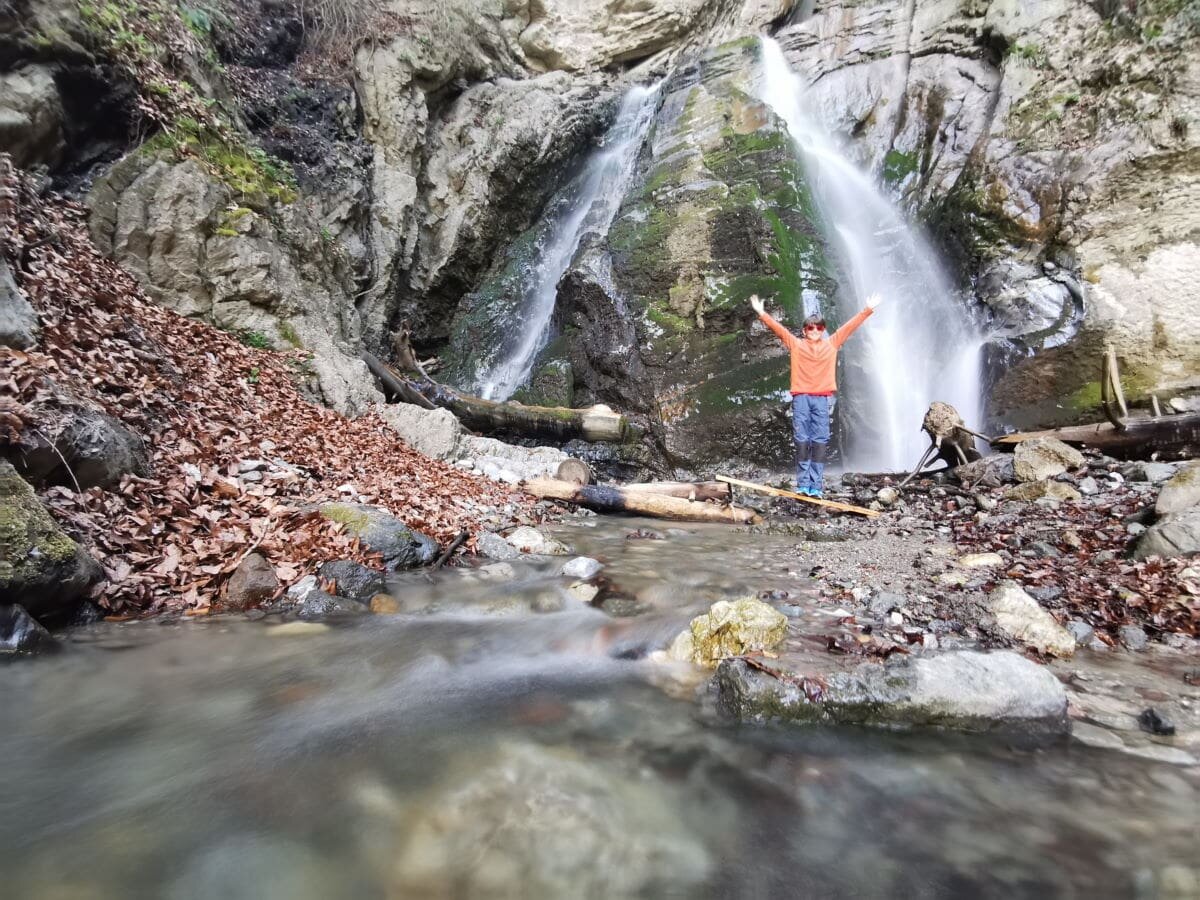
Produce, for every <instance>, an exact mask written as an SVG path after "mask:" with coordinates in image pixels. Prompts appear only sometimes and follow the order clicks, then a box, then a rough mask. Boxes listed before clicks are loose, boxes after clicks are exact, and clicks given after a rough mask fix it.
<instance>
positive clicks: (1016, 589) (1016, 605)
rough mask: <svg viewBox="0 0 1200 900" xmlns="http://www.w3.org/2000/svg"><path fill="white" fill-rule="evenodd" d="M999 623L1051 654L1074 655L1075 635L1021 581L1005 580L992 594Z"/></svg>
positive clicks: (991, 605) (992, 606) (1009, 632)
mask: <svg viewBox="0 0 1200 900" xmlns="http://www.w3.org/2000/svg"><path fill="white" fill-rule="evenodd" d="M988 608H989V609H990V611H991V613H992V615H993V616H995V617H996V627H997V628H999V629H1000V630H1001V631H1003V632H1004V633H1005V634H1007V635H1008V636H1009V637H1011V638H1013V639H1014V640H1018V641H1021V642H1022V643H1024V644H1028V645H1029V646H1031V647H1033V648H1035V649H1036V650H1037V651H1038V652H1039V653H1047V654H1050V655H1051V656H1062V657H1066V656H1071V655H1072V654H1073V653H1074V652H1075V638H1074V637H1073V636H1072V635H1071V633H1070V632H1069V631H1067V630H1066V629H1065V628H1063V627H1062V626H1061V625H1059V624H1058V622H1057V621H1055V619H1054V617H1053V616H1052V615H1050V613H1048V612H1047V611H1046V610H1045V609H1043V608H1042V607H1041V606H1040V605H1039V604H1038V602H1037V601H1036V600H1034V599H1033V598H1032V597H1030V596H1029V595H1028V594H1027V593H1025V591H1024V590H1023V589H1022V588H1021V586H1020V585H1019V584H1017V583H1016V582H1012V581H1006V582H1003V583H1002V584H1001V585H1000V586H999V587H997V588H996V589H995V590H994V591H992V593H991V595H990V596H989V597H988Z"/></svg>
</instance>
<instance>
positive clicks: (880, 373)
mask: <svg viewBox="0 0 1200 900" xmlns="http://www.w3.org/2000/svg"><path fill="white" fill-rule="evenodd" d="M762 52H763V56H762V58H763V77H762V83H761V85H760V89H759V96H760V99H761V100H762V101H763V102H764V103H766V104H767V105H768V106H769V107H771V109H773V110H774V111H775V113H776V114H777V115H778V116H779V117H780V118H781V119H783V120H784V122H785V123H786V124H787V127H788V131H789V132H790V133H791V136H792V139H793V140H794V141H795V143H796V146H797V149H798V151H799V154H800V160H801V162H802V163H803V165H804V169H805V174H806V176H807V178H808V181H809V184H810V186H811V188H812V192H813V199H814V200H815V201H816V205H817V209H818V211H819V213H820V216H821V219H822V221H821V222H820V223H818V225H819V226H820V227H821V228H822V230H823V231H824V232H825V234H826V237H827V238H828V240H829V242H830V244H831V245H832V246H833V248H834V250H835V252H836V254H837V262H838V263H839V266H838V268H839V282H840V286H841V289H842V290H841V295H842V298H843V300H842V306H843V308H842V310H841V312H842V314H843V315H842V319H843V320H844V319H846V318H849V316H850V315H852V314H853V313H855V312H857V311H858V310H859V309H860V308H861V307H862V306H863V305H864V302H865V300H866V298H867V297H868V296H869V295H871V294H873V293H879V294H880V295H882V297H883V298H884V301H883V304H882V305H881V306H880V307H879V309H878V310H876V312H875V315H873V316H872V317H871V318H870V319H868V320H867V322H866V324H865V325H863V326H862V328H861V329H859V331H858V332H856V333H855V335H854V336H853V337H852V338H851V339H850V341H849V342H848V343H847V344H846V345H845V348H844V350H843V351H842V353H843V355H844V357H845V362H846V365H845V369H844V373H845V374H844V376H843V377H842V379H841V380H842V382H843V383H842V384H841V385H839V387H840V388H841V389H842V394H843V397H844V398H845V401H846V403H847V405H848V407H849V408H850V409H852V410H853V413H852V416H853V425H852V427H851V428H849V434H848V436H847V440H846V465H847V466H848V467H853V468H856V469H860V470H866V471H891V472H898V471H902V470H904V469H908V468H911V467H912V466H913V465H914V464H915V463H916V462H917V460H918V459H919V458H920V456H921V454H922V453H923V452H924V450H925V447H927V446H928V443H929V441H928V438H927V437H926V436H925V435H924V434H923V433H922V432H921V431H920V427H921V421H922V418H923V417H924V415H925V410H926V409H927V408H928V407H929V404H930V402H932V401H934V400H943V401H945V402H947V403H950V404H953V405H954V406H955V407H956V408H957V409H958V411H959V412H960V413H961V414H962V416H963V419H964V421H966V423H967V424H968V425H969V426H971V427H973V428H979V427H981V425H982V420H981V412H982V402H981V397H982V387H981V377H980V372H981V355H982V347H983V337H982V335H981V334H980V333H979V331H978V329H977V328H976V327H975V326H974V325H973V323H972V322H971V321H970V318H969V315H968V313H967V310H966V309H965V308H964V307H963V305H962V303H960V302H959V301H957V300H956V299H955V297H954V296H953V294H952V293H951V292H950V290H949V288H948V287H947V285H946V281H945V277H944V276H943V274H942V271H941V268H940V266H939V265H938V262H937V259H936V257H935V256H934V254H933V251H932V249H931V248H930V247H929V246H928V244H927V243H926V241H925V240H924V238H923V237H922V236H921V235H920V234H919V233H918V232H917V231H916V230H915V229H914V228H912V227H911V226H910V225H909V224H908V223H907V222H906V221H905V220H904V217H903V216H902V215H901V213H900V212H899V210H897V209H896V207H895V206H893V204H892V203H891V202H890V201H889V200H888V199H887V197H885V196H884V194H883V193H882V191H881V190H880V189H879V188H878V187H877V186H876V185H875V184H874V182H873V181H872V179H871V178H870V177H869V176H868V175H867V174H865V173H864V172H862V171H860V170H859V169H858V168H857V167H856V166H854V164H852V163H851V162H850V161H849V160H848V159H847V158H846V155H845V154H844V153H843V152H842V150H841V148H840V147H838V145H837V143H836V142H835V141H834V139H833V138H832V137H831V135H830V134H829V132H828V131H827V130H826V129H825V128H824V126H823V125H822V124H821V122H820V120H819V119H818V118H817V117H816V116H815V115H814V114H812V112H811V111H810V110H809V109H808V108H807V105H806V103H805V95H806V93H807V85H806V84H804V82H803V81H802V80H801V79H800V78H799V77H797V76H796V74H795V73H793V72H792V70H791V68H790V67H789V66H788V63H787V60H786V59H785V58H784V55H783V51H782V50H781V49H780V47H779V45H778V44H777V43H776V42H775V41H774V40H772V39H770V38H763V41H762Z"/></svg>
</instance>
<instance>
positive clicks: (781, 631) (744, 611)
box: [668, 597, 787, 668]
mask: <svg viewBox="0 0 1200 900" xmlns="http://www.w3.org/2000/svg"><path fill="white" fill-rule="evenodd" d="M786 636H787V618H786V617H785V616H784V615H783V614H782V613H780V612H779V611H778V610H775V609H773V608H772V607H770V606H768V605H767V604H766V603H763V602H762V601H761V600H758V599H755V598H754V597H743V598H741V599H740V600H732V601H730V600H719V601H717V602H716V603H714V604H713V605H712V607H711V608H710V609H709V611H708V612H707V613H705V614H704V615H701V616H696V618H694V619H692V623H691V626H690V627H689V629H688V630H687V631H684V632H682V633H681V634H680V635H679V636H678V637H677V638H675V640H674V642H673V643H672V644H671V649H670V650H669V651H668V655H669V656H670V657H671V659H676V660H681V661H686V662H694V663H697V664H698V665H701V666H706V667H708V668H714V667H715V666H716V665H717V663H719V662H720V661H721V660H723V659H729V658H730V657H734V656H744V655H745V654H747V653H754V652H756V651H760V650H770V649H771V648H772V647H775V646H776V645H778V644H779V643H780V642H781V641H782V640H783V639H784V637H786Z"/></svg>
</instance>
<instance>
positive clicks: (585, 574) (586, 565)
mask: <svg viewBox="0 0 1200 900" xmlns="http://www.w3.org/2000/svg"><path fill="white" fill-rule="evenodd" d="M603 568H604V564H603V563H602V562H600V561H599V560H595V559H592V558H591V557H590V556H577V557H575V558H574V559H573V560H571V561H570V562H569V563H567V564H566V565H565V566H563V567H562V574H563V575H566V576H567V577H568V578H578V579H580V580H582V581H587V580H588V579H589V578H593V577H595V576H596V575H597V574H599V572H600V570H601V569H603Z"/></svg>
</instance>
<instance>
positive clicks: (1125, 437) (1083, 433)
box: [995, 413, 1200, 459]
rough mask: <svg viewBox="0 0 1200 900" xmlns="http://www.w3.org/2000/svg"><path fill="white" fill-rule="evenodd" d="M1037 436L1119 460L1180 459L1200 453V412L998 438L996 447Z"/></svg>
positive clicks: (1019, 433) (1078, 426)
mask: <svg viewBox="0 0 1200 900" xmlns="http://www.w3.org/2000/svg"><path fill="white" fill-rule="evenodd" d="M1039 437H1052V438H1057V439H1058V440H1060V441H1062V442H1063V443H1064V444H1073V445H1075V446H1079V447H1088V448H1091V449H1093V450H1099V451H1100V452H1101V453H1106V454H1108V455H1109V456H1115V457H1118V458H1127V459H1132V458H1146V457H1148V456H1150V454H1152V453H1158V454H1161V455H1163V456H1171V457H1176V458H1181V459H1182V458H1188V457H1193V456H1196V455H1197V453H1200V413H1188V414H1186V415H1180V416H1163V417H1162V418H1160V419H1151V418H1136V419H1127V420H1125V422H1124V427H1122V428H1117V427H1115V426H1114V425H1113V424H1112V423H1111V422H1102V423H1093V424H1090V425H1069V426H1067V427H1065V428H1052V429H1048V430H1045V431H1026V432H1018V433H1016V434H1006V435H1005V436H1004V437H1001V438H997V439H996V441H995V446H996V447H999V448H1001V449H1010V450H1011V449H1012V448H1013V447H1015V446H1016V445H1017V444H1019V443H1021V442H1022V441H1028V440H1032V439H1033V438H1039Z"/></svg>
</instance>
